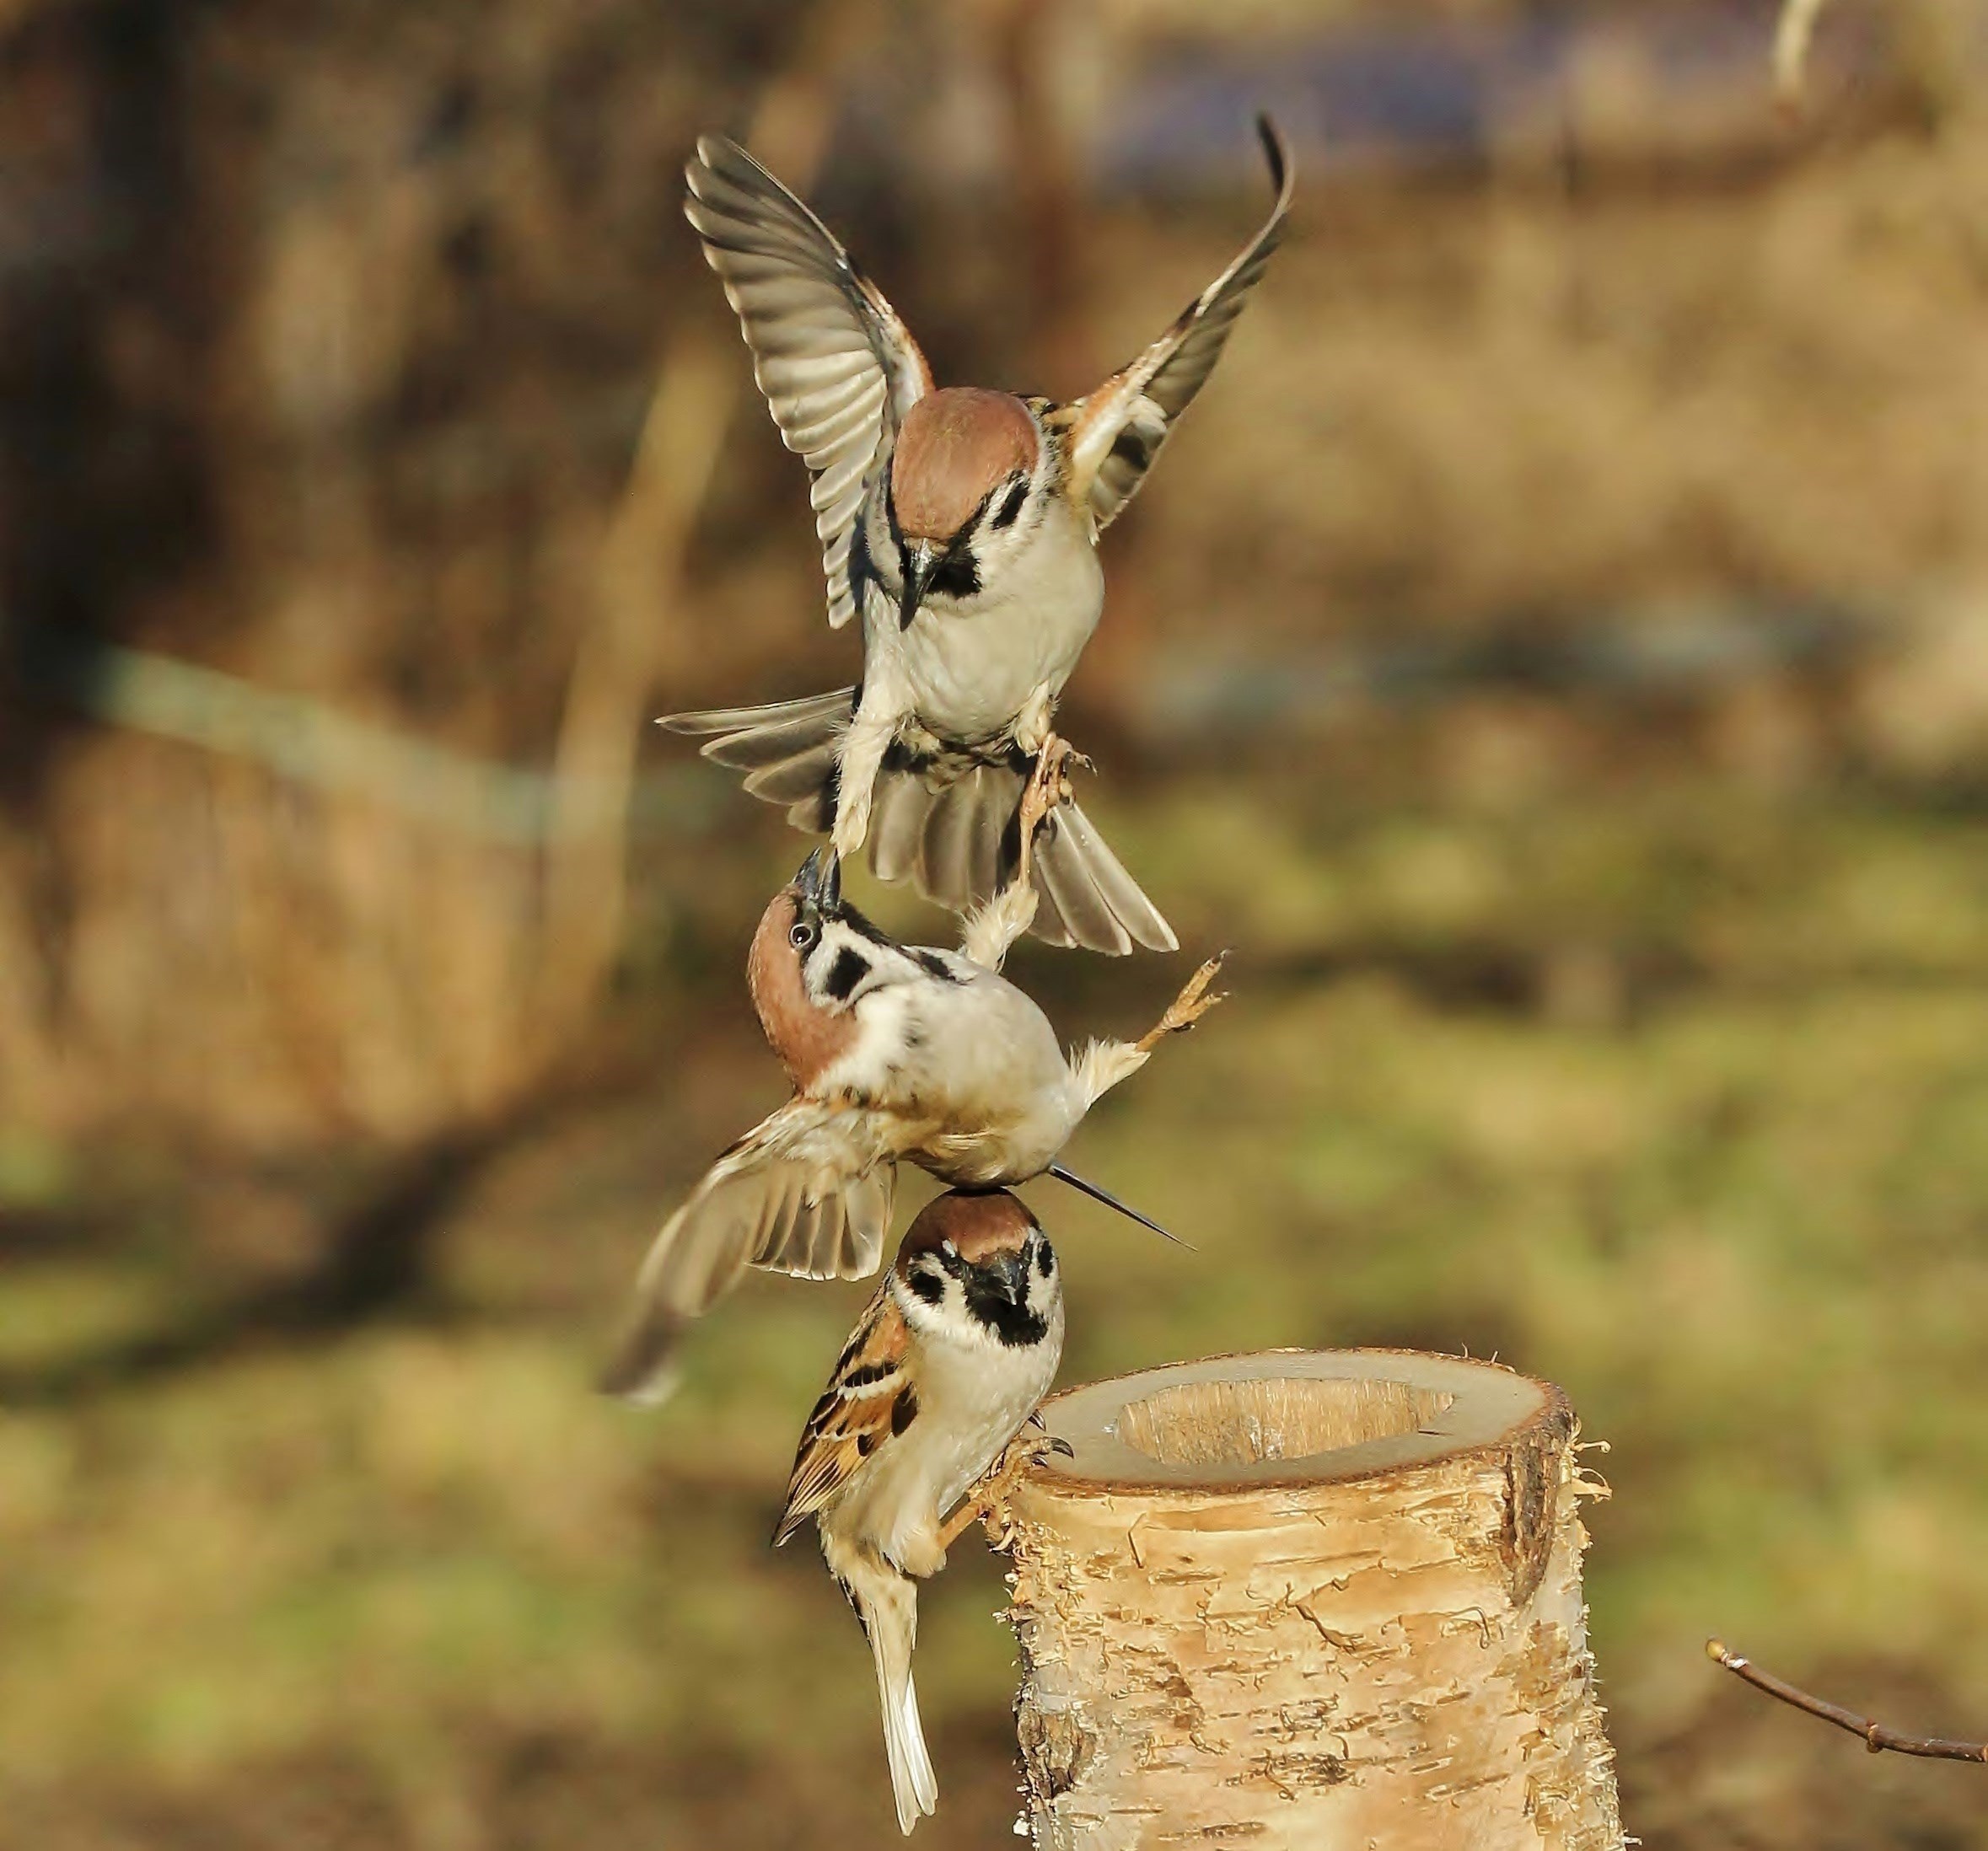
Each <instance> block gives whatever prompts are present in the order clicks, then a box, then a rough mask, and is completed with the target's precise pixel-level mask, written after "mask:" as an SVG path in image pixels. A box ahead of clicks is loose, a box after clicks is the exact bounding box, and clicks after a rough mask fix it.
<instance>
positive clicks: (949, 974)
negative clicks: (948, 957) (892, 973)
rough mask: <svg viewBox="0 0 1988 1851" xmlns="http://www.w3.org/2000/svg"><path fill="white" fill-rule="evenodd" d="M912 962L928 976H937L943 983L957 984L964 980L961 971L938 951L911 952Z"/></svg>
mask: <svg viewBox="0 0 1988 1851" xmlns="http://www.w3.org/2000/svg"><path fill="white" fill-rule="evenodd" d="M911 962H912V963H915V964H916V965H917V967H918V968H920V969H921V970H922V971H923V972H924V973H925V974H926V975H927V977H936V978H938V980H939V981H940V982H941V983H942V984H957V983H959V982H962V981H963V980H964V979H962V978H961V977H960V975H959V972H958V971H956V970H954V968H953V967H952V966H951V965H950V964H948V963H947V962H946V961H945V959H944V958H941V957H940V956H939V954H938V952H929V951H915V952H912V953H911Z"/></svg>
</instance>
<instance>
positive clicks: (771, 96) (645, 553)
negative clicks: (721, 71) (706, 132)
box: [535, 0, 876, 1040]
mask: <svg viewBox="0 0 1988 1851" xmlns="http://www.w3.org/2000/svg"><path fill="white" fill-rule="evenodd" d="M875 12H876V8H875V6H874V4H873V0H815V3H814V5H813V7H812V8H811V9H810V11H809V15H808V17H807V18H806V19H805V20H804V21H803V24H802V25H801V27H800V29H799V30H798V32H797V33H796V34H795V38H794V43H793V45H792V46H791V47H790V48H789V52H790V56H791V63H790V64H789V66H788V67H787V70H786V71H785V72H782V74H781V75H780V76H778V77H776V78H775V79H774V80H773V81H772V82H771V83H769V84H768V85H767V87H766V91H765V94H763V95H762V96H761V98H760V100H759V102H758V103H757V105H755V107H754V109H753V111H752V114H751V117H750V126H748V127H747V129H746V131H745V140H746V141H747V142H748V143H749V144H750V146H751V147H752V148H753V149H754V151H755V153H757V154H758V156H759V158H760V159H761V160H762V161H764V162H766V164H768V165H769V166H770V167H771V169H773V171H774V172H776V173H777V174H781V175H782V177H783V178H784V179H785V180H786V181H787V185H789V186H791V187H793V189H794V190H796V191H797V192H800V193H803V194H805V193H806V191H807V190H808V187H809V182H810V181H811V180H813V178H814V172H815V169H816V168H817V167H818V166H819V164H820V161H821V158H822V154H823V151H824V150H825V148H826V147H827V145H828V138H829V134H830V130H831V129H832V127H833V126H834V123H835V111H836V106H837V102H838V91H839V89H840V86H841V81H842V72H843V70H844V67H845V66H846V63H847V62H848V61H849V60H850V59H851V58H852V56H854V55H855V54H856V52H857V51H859V50H860V48H861V46H862V42H863V40H864V38H865V37H866V36H867V35H868V34H869V33H870V32H871V31H873V30H874V26H873V18H874V14H875ZM712 297H713V298H714V301H715V298H716V297H717V290H716V287H715V285H714V286H713V288H712ZM734 336H735V330H729V329H723V330H722V329H721V325H720V321H719V317H718V314H717V312H716V311H715V309H707V312H706V313H703V314H692V315H691V316H690V317H689V318H688V319H687V320H686V321H685V323H684V324H683V325H681V326H680V329H679V330H678V331H677V332H676V333H675V334H674V335H672V336H671V338H670V340H669V342H668V343H667V344H666V346H664V351H663V355H662V358H661V361H660V362H659V364H658V373H657V384H656V388H655V391H654V393H653V396H652V397H651V399H650V400H649V407H648V412H647V416H645V417H644V419H643V421H642V437H641V441H640V443H638V444H637V447H636V453H635V461H634V464H633V466H632V467H631V470H630V473H629V479H628V482H627V486H626V487H625V488H624V489H623V490H622V491H621V496H620V498H619V500H618V501H617V502H616V503H615V509H614V512H613V514H612V515H611V517H610V520H609V523H608V529H607V534H606V535H605V538H604V539H603V541H602V543H601V558H600V566H599V574H598V587H597V593H596V597H597V603H596V608H595V610H594V614H593V618H592V620H591V621H590V622H589V623H588V625H586V626H585V627H584V628H583V630H582V631H581V633H580V636H579V639H578V646H577V648H576V652H575V656H574V660H573V667H572V676H571V678H570V679H569V680H568V682H567V695H566V707H565V712H564V714H563V716H562V718H561V723H560V730H559V744H558V751H557V757H556V762H555V776H556V785H557V789H558V791H559V793H560V795H559V797H558V800H557V801H558V807H559V809H560V810H561V813H562V814H563V813H564V812H565V811H566V810H567V809H568V808H569V807H576V806H577V807H583V808H584V809H585V810H586V811H587V812H588V813H589V814H592V815H594V816H597V817H599V818H601V820H602V821H603V823H604V827H602V828H599V829H587V830H580V829H571V828H560V829H556V830H555V832H554V834H555V838H556V846H555V848H554V850H553V852H552V854H551V859H550V861H549V863H548V866H547V868H546V874H545V882H546V885H545V936H544V941H543V943H542V945H541V947H540V956H539V961H538V968H537V970H536V972H535V987H536V990H537V993H538V996H539V1000H540V1011H541V1017H540V1027H541V1030H542V1032H543V1033H546V1034H547V1035H549V1036H551V1037H552V1038H554V1039H555V1040H563V1039H565V1038H567V1037H569V1036H570V1035H571V1033H572V1030H573V1027H574V1026H575V1025H576V1023H578V1022H580V1021H582V1020H583V1019H584V1017H585V1016H586V1014H587V1013H588V1011H589V1010H590V1009H591V1008H592V1006H593V1004H594V1000H595V997H596V995H597V994H598V992H599V987H600V984H601V982H602V979H604V976H605V975H606V974H607V973H608V972H609V970H610V969H611V968H612V967H613V964H614V962H615V958H617V957H618V956H619V955H620V953H621V948H622V943H623V938H624V932H625V922H626V912H627V861H626V845H625V844H624V842H623V840H621V830H620V829H618V828H617V827H616V824H617V822H618V821H619V820H620V819H621V818H624V817H625V814H626V808H627V803H628V798H629V793H630V791H631V787H632V785H633V781H634V775H635V761H636V752H637V743H638V741H639V740H640V738H642V732H643V729H644V727H645V726H646V724H647V721H648V719H649V718H650V717H651V716H650V714H649V711H648V709H649V706H650V697H651V695H652V691H653V689H654V688H655V686H656V684H657V680H658V677H659V676H660V675H661V674H662V673H664V672H666V671H667V670H668V669H669V668H672V667H675V668H679V669H680V668H681V667H682V666H683V665H684V663H685V662H686V661H688V660H690V658H691V657H692V655H693V653H694V652H695V650H696V644H697V635H696V625H697V618H696V614H694V613H692V612H691V611H690V610H689V609H687V608H686V605H687V601H688V588H687V586H686V584H685V577H684V558H685V552H686V550H687V549H688V547H689V545H690V536H691V534H692V531H693V528H694V527H695V525H696V520H697V516H698V513H699V511H700V509H701V507H702V506H703V503H704V499H705V496H706V494H707V491H708V489H709V487H710V485H711V480H712V474H713V472H714V471H715V470H716V469H717V462H718V456H719V453H720V451H721V449H722V448H723V444H724V441H725V435H726V432H727V431H728V429H729V427H730V425H731V422H732V419H733V416H734V413H735V411H736V409H737V407H738V406H739V405H740V404H741V403H742V402H743V401H744V396H745V394H746V392H747V390H748V389H750V373H749V369H748V367H747V365H746V362H745V361H744V357H743V350H742V349H741V347H740V346H739V342H738V341H737V340H736V338H735V337H734ZM797 617H798V613H797Z"/></svg>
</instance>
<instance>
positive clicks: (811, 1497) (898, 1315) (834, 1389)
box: [773, 1280, 918, 1544]
mask: <svg viewBox="0 0 1988 1851" xmlns="http://www.w3.org/2000/svg"><path fill="white" fill-rule="evenodd" d="M910 1350H911V1341H910V1333H909V1332H908V1331H907V1330H906V1329H905V1320H904V1314H903V1313H902V1312H900V1311H899V1310H898V1308H897V1306H896V1305H895V1304H894V1303H893V1302H892V1301H891V1296H890V1287H889V1281H888V1280H887V1281H886V1282H885V1283H884V1287H883V1289H882V1290H879V1291H878V1294H877V1296H875V1297H874V1298H873V1299H872V1300H871V1301H870V1303H869V1308H868V1310H867V1311H865V1312H864V1313H863V1314H862V1321H861V1322H860V1323H858V1324H857V1327H856V1330H855V1333H854V1334H853V1335H852V1337H851V1338H850V1339H849V1341H848V1343H847V1344H846V1345H845V1346H844V1347H843V1350H842V1354H841V1356H840V1357H839V1358H838V1359H837V1360H836V1362H835V1374H834V1375H833V1376H830V1379H829V1385H828V1387H827V1388H826V1389H825V1390H824V1391H823V1392H822V1397H821V1399H820V1400H819V1401H818V1402H816V1403H814V1413H813V1414H809V1416H808V1424H807V1425H806V1426H805V1427H804V1428H803V1429H802V1430H801V1444H800V1448H799V1450H798V1451H797V1452H796V1453H795V1454H794V1469H793V1473H792V1474H791V1475H790V1476H789V1478H788V1479H787V1504H786V1506H785V1508H784V1509H782V1511H781V1513H780V1523H779V1526H778V1527H777V1528H776V1530H775V1531H774V1532H773V1541H774V1543H776V1544H778V1543H784V1542H786V1541H787V1538H788V1537H790V1536H792V1535H793V1533H794V1532H795V1531H796V1530H798V1528H800V1526H801V1525H802V1524H803V1523H804V1522H806V1521H807V1520H808V1519H809V1517H811V1516H814V1513H815V1512H816V1511H817V1510H819V1509H820V1508H821V1507H822V1505H824V1504H825V1503H827V1501H828V1500H829V1499H830V1498H831V1497H832V1496H834V1495H835V1493H836V1492H837V1491H838V1490H840V1489H841V1487H842V1486H843V1485H845V1484H846V1483H848V1482H849V1479H850V1478H851V1476H852V1474H853V1473H854V1472H855V1471H856V1469H857V1467H858V1466H860V1465H861V1464H862V1462H863V1461H864V1460H866V1459H867V1458H868V1457H870V1455H871V1454H872V1453H873V1452H874V1451H876V1450H877V1448H878V1446H882V1445H884V1442H885V1441H888V1440H889V1438H890V1437H891V1436H892V1435H894V1434H899V1433H902V1432H903V1431H904V1430H905V1428H906V1427H907V1426H909V1425H910V1424H911V1422H912V1420H913V1419H916V1416H917V1413H918V1392H917V1390H916V1388H915V1387H913V1386H912V1382H911V1364H910Z"/></svg>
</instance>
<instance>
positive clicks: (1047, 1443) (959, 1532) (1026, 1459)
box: [939, 1414, 1077, 1549]
mask: <svg viewBox="0 0 1988 1851" xmlns="http://www.w3.org/2000/svg"><path fill="white" fill-rule="evenodd" d="M1075 1457H1077V1450H1076V1448H1075V1447H1073V1446H1072V1445H1071V1444H1070V1442H1069V1441H1067V1440H1066V1439H1064V1438H1063V1437H1062V1436H1061V1435H1059V1434H1053V1433H1049V1432H1046V1431H1045V1430H1044V1429H1043V1424H1042V1416H1041V1415H1040V1414H1031V1415H1030V1416H1029V1424H1028V1425H1027V1426H1025V1427H1024V1428H1023V1430H1021V1431H1020V1432H1019V1433H1018V1434H1017V1435H1015V1436H1014V1438H1013V1440H1011V1441H1008V1443H1007V1449H1006V1450H1005V1451H1003V1452H1002V1455H1001V1457H1000V1458H999V1459H997V1461H996V1462H995V1463H994V1467H993V1469H992V1470H991V1471H990V1472H989V1473H987V1474H986V1477H984V1478H982V1479H981V1482H980V1483H979V1484H978V1485H976V1486H975V1489H974V1490H973V1492H972V1494H970V1496H969V1497H968V1498H967V1500H966V1501H965V1502H964V1504H962V1505H960V1506H959V1509H958V1510H955V1511H954V1513H953V1515H952V1516H951V1518H950V1519H949V1520H948V1521H947V1524H946V1526H945V1527H944V1528H943V1530H942V1531H940V1532H939V1547H940V1548H942V1549H949V1548H952V1546H953V1545H954V1543H956V1542H958V1541H959V1538H960V1537H962V1536H963V1535H964V1534H965V1533H966V1532H967V1531H968V1530H969V1529H970V1528H971V1527H972V1526H973V1525H975V1523H978V1522H980V1521H982V1520H983V1519H985V1520H986V1521H990V1522H991V1521H993V1520H994V1518H995V1517H996V1516H1003V1521H1002V1524H1001V1529H1000V1534H999V1535H998V1536H997V1537H995V1539H994V1546H995V1547H996V1548H1005V1547H1006V1545H1007V1537H1008V1532H1009V1528H1010V1526H1009V1524H1008V1523H1007V1521H1005V1515H1004V1507H1005V1505H1007V1500H1008V1495H1009V1494H1010V1493H1011V1492H1013V1490H1014V1489H1015V1488H1016V1486H1018V1484H1020V1483H1021V1482H1022V1480H1023V1479H1024V1478H1025V1477H1027V1476H1028V1474H1029V1472H1030V1471H1031V1470H1032V1469H1033V1468H1034V1467H1036V1466H1039V1465H1040V1464H1041V1463H1042V1462H1044V1461H1045V1459H1051V1458H1061V1459H1074V1458H1075Z"/></svg>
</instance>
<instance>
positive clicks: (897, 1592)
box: [831, 1564, 938, 1834]
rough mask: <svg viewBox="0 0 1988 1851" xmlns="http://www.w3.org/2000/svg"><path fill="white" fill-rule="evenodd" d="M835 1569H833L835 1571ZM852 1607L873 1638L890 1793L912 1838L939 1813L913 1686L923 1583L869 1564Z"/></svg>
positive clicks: (852, 1587) (853, 1577)
mask: <svg viewBox="0 0 1988 1851" xmlns="http://www.w3.org/2000/svg"><path fill="white" fill-rule="evenodd" d="M832 1565H833V1564H831V1566H832ZM843 1585H844V1586H845V1587H846V1589H847V1590H848V1592H849V1597H850V1602H851V1603H852V1605H853V1606H854V1607H855V1608H856V1611H857V1617H858V1618H860V1619H861V1620H862V1629H863V1631H864V1632H865V1633H866V1634H868V1635H869V1641H870V1655H871V1656H872V1657H873V1659H874V1660H875V1661H876V1666H877V1701H878V1703H879V1704H880V1705H881V1706H882V1709H883V1711H884V1753H885V1754H886V1755H887V1756H889V1760H890V1790H891V1792H892V1794H893V1795H895V1798H896V1800H897V1822H898V1827H899V1829H900V1831H902V1832H905V1833H907V1834H908V1833H909V1832H911V1828H912V1827H914V1826H915V1825H916V1824H917V1822H918V1821H919V1820H921V1819H922V1818H927V1817H929V1816H931V1815H932V1813H934V1812H936V1811H938V1776H937V1775H936V1774H934V1773H932V1757H931V1756H930V1755H929V1754H927V1752H926V1748H925V1731H924V1730H923V1729H922V1728H921V1726H920V1725H919V1721H918V1690H917V1687H916V1685H915V1684H914V1683H913V1682H911V1647H912V1645H913V1644H915V1643H916V1639H917V1636H918V1584H917V1583H916V1581H914V1580H911V1578H910V1577H909V1576H908V1575H900V1574H899V1573H898V1572H897V1571H896V1570H895V1569H892V1568H889V1567H888V1566H886V1565H884V1564H878V1565H875V1566H869V1565H867V1564H866V1566H865V1567H864V1568H863V1569H860V1570H857V1571H855V1572H853V1573H851V1574H849V1575H847V1577H846V1579H845V1580H844V1582H843Z"/></svg>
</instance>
